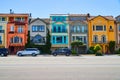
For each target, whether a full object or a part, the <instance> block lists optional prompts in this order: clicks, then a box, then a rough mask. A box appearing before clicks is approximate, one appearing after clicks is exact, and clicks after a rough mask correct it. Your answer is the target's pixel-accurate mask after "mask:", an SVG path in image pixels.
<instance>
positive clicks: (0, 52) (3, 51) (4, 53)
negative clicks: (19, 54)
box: [0, 48, 9, 57]
mask: <svg viewBox="0 0 120 80" xmlns="http://www.w3.org/2000/svg"><path fill="white" fill-rule="evenodd" d="M8 54H9V51H8V49H7V48H0V56H1V57H4V56H7V55H8Z"/></svg>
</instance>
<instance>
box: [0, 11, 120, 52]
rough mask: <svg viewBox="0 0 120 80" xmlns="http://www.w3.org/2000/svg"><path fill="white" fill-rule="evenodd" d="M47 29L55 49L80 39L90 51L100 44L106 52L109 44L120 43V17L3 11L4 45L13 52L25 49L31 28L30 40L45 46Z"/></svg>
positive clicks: (0, 29) (0, 42)
mask: <svg viewBox="0 0 120 80" xmlns="http://www.w3.org/2000/svg"><path fill="white" fill-rule="evenodd" d="M47 29H49V31H50V35H51V44H52V47H51V49H52V50H54V49H56V48H60V47H68V48H71V43H72V42H74V41H76V40H79V41H82V42H83V43H84V45H85V46H86V50H87V49H88V48H89V47H90V46H94V45H96V44H100V45H101V47H102V51H103V52H104V53H106V52H107V51H108V47H107V46H108V43H109V42H110V41H116V48H119V44H120V16H117V17H115V18H114V17H113V16H101V15H98V16H91V15H90V14H50V18H32V16H31V14H15V13H10V14H0V47H5V48H8V49H9V51H10V53H11V54H15V53H16V52H17V51H19V50H22V49H24V47H25V44H26V43H27V38H28V31H30V40H31V42H33V43H34V44H37V45H45V42H46V35H47Z"/></svg>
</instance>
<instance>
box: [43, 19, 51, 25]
mask: <svg viewBox="0 0 120 80" xmlns="http://www.w3.org/2000/svg"><path fill="white" fill-rule="evenodd" d="M42 20H43V21H45V22H46V23H47V24H49V23H50V19H49V18H43V19H42Z"/></svg>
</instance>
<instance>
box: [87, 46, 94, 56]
mask: <svg viewBox="0 0 120 80" xmlns="http://www.w3.org/2000/svg"><path fill="white" fill-rule="evenodd" d="M94 53H95V51H94V46H91V47H89V49H88V50H87V54H94Z"/></svg>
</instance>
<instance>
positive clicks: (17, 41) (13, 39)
mask: <svg viewBox="0 0 120 80" xmlns="http://www.w3.org/2000/svg"><path fill="white" fill-rule="evenodd" d="M10 42H11V43H22V38H20V37H18V36H15V37H13V38H11V40H10Z"/></svg>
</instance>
